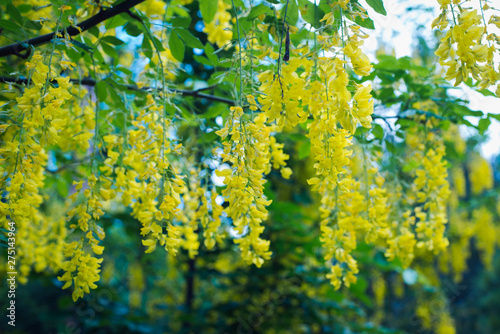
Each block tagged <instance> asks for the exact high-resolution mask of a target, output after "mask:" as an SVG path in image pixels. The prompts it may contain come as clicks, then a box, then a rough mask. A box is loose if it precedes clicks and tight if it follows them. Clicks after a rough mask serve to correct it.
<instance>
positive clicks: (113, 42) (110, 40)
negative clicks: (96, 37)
mask: <svg viewBox="0 0 500 334" xmlns="http://www.w3.org/2000/svg"><path fill="white" fill-rule="evenodd" d="M101 41H103V42H106V43H108V44H111V45H122V44H123V43H125V42H123V41H122V40H121V39H119V38H116V37H115V36H104V37H103V38H102V39H101Z"/></svg>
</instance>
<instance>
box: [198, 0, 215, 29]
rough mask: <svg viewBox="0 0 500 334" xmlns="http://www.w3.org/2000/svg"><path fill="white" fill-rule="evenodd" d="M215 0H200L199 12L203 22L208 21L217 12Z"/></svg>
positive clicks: (210, 20)
mask: <svg viewBox="0 0 500 334" xmlns="http://www.w3.org/2000/svg"><path fill="white" fill-rule="evenodd" d="M217 3H218V1H217V0H202V1H200V12H201V16H202V17H203V21H205V23H210V22H212V20H213V19H214V16H215V13H217V8H218V7H217Z"/></svg>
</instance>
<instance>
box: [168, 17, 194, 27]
mask: <svg viewBox="0 0 500 334" xmlns="http://www.w3.org/2000/svg"><path fill="white" fill-rule="evenodd" d="M190 25H191V17H190V16H188V17H180V16H177V17H175V18H174V19H173V20H172V26H174V27H176V28H189V26H190Z"/></svg>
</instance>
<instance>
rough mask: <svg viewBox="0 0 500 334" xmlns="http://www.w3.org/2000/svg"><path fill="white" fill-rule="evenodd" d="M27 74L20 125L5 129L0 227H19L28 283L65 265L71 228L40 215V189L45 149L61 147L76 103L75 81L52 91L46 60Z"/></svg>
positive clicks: (16, 114)
mask: <svg viewBox="0 0 500 334" xmlns="http://www.w3.org/2000/svg"><path fill="white" fill-rule="evenodd" d="M26 68H27V70H28V72H29V84H28V86H27V87H26V88H24V91H23V93H22V95H21V96H19V97H17V98H16V99H15V100H14V101H15V105H13V107H12V114H11V117H12V119H13V120H15V122H12V123H7V124H4V125H2V132H4V133H3V138H2V141H3V143H4V145H3V147H2V148H0V157H1V158H0V162H1V163H0V188H2V189H5V190H6V191H7V193H8V197H7V201H6V202H1V203H0V213H1V215H0V216H1V218H0V225H1V226H3V225H4V224H7V223H8V222H9V221H13V222H15V224H16V229H17V231H18V234H17V237H16V240H17V246H18V247H17V249H18V252H17V260H18V262H19V263H21V265H20V267H19V268H18V270H19V273H20V276H19V280H20V281H21V282H26V280H27V276H28V274H29V273H30V271H31V269H32V267H34V269H35V270H36V271H42V270H57V269H59V267H60V265H61V264H62V260H63V259H62V247H63V242H62V239H61V237H62V238H64V237H65V235H66V228H65V226H64V222H63V221H61V220H60V219H57V218H48V217H45V216H44V215H43V214H42V213H41V212H40V211H39V208H40V205H41V204H42V202H43V200H44V198H43V196H42V194H41V193H40V188H41V187H42V186H43V185H44V179H45V176H44V173H45V168H46V166H47V161H48V156H47V154H46V151H45V150H44V147H46V146H47V145H54V144H57V143H58V142H59V141H60V139H61V137H60V135H59V133H60V132H61V129H62V128H63V127H64V124H66V122H67V117H68V112H67V110H66V109H65V103H66V102H67V101H68V100H70V99H71V95H70V94H69V92H68V90H69V89H70V85H71V84H70V83H69V78H63V77H57V78H55V81H56V82H57V85H56V84H54V85H51V84H50V83H49V81H48V80H47V79H48V78H50V77H49V67H48V66H47V65H45V64H44V62H43V57H42V56H41V54H39V53H36V54H35V55H34V56H33V57H32V58H31V60H30V61H28V62H27V63H26Z"/></svg>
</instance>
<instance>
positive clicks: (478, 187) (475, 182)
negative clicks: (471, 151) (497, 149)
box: [467, 154, 493, 195]
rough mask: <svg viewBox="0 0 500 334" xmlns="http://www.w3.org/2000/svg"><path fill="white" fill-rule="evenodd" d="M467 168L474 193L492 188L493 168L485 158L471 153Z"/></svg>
mask: <svg viewBox="0 0 500 334" xmlns="http://www.w3.org/2000/svg"><path fill="white" fill-rule="evenodd" d="M467 169H468V171H469V178H470V183H471V191H472V193H473V194H474V195H478V194H480V193H482V192H483V191H485V190H489V189H492V188H493V170H492V168H491V166H490V164H489V163H488V161H487V160H486V159H485V158H483V157H482V156H480V155H479V154H475V155H473V156H472V157H471V159H470V162H469V164H468V166H467Z"/></svg>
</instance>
